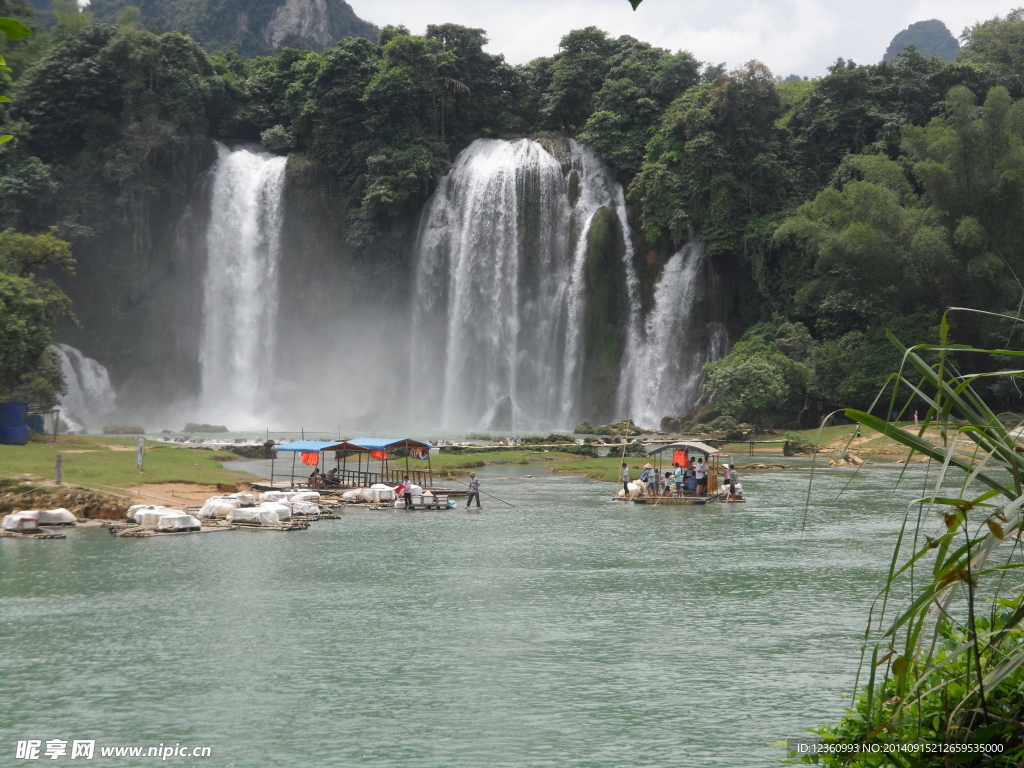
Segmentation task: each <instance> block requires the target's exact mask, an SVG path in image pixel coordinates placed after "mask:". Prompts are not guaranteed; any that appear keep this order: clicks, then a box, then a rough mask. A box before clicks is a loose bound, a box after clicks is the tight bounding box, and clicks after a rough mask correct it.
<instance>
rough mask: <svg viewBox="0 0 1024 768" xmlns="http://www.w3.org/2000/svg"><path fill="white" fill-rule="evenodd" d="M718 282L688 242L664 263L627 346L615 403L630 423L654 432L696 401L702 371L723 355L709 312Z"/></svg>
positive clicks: (724, 341) (718, 328) (718, 326)
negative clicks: (628, 413) (622, 405)
mask: <svg viewBox="0 0 1024 768" xmlns="http://www.w3.org/2000/svg"><path fill="white" fill-rule="evenodd" d="M718 290H719V286H718V281H717V280H716V278H715V276H714V272H713V271H712V270H711V269H710V265H709V264H708V259H707V256H706V254H705V252H704V248H703V247H702V246H701V245H700V243H698V242H695V241H693V240H691V242H689V243H687V244H686V245H684V246H683V248H682V249H681V250H680V251H679V252H678V253H676V254H675V255H674V256H672V258H671V259H669V261H668V263H667V264H666V265H665V269H664V271H663V273H662V276H661V281H660V282H659V283H658V284H657V286H656V287H655V290H654V306H653V308H652V309H651V311H650V314H649V315H648V316H647V319H646V322H645V323H644V325H643V329H642V331H641V332H640V334H639V335H638V337H637V338H636V339H635V341H633V342H632V343H631V344H630V347H629V350H630V351H629V353H628V354H627V358H626V360H625V363H624V365H623V368H622V378H621V384H620V387H619V399H620V401H622V400H626V401H628V402H629V403H630V404H631V407H632V413H633V420H634V421H635V422H636V423H637V424H639V425H641V426H645V427H654V428H657V427H659V426H660V424H661V419H662V418H663V417H664V416H673V417H675V416H679V415H680V414H682V413H685V412H686V411H688V410H689V409H690V408H692V407H693V406H694V405H696V404H697V402H698V400H699V398H700V394H701V392H700V387H701V381H702V377H701V368H703V366H704V363H706V362H708V361H710V360H716V359H718V358H719V357H721V356H722V355H724V354H725V353H726V352H727V351H728V350H727V347H728V336H727V334H726V330H725V326H724V325H723V324H722V323H720V322H714V321H711V322H709V321H708V320H709V319H710V318H711V317H717V316H719V314H720V313H717V312H709V311H708V308H709V306H714V304H715V303H716V302H715V299H716V293H717V291H718Z"/></svg>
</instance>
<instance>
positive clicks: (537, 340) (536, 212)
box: [410, 139, 636, 429]
mask: <svg viewBox="0 0 1024 768" xmlns="http://www.w3.org/2000/svg"><path fill="white" fill-rule="evenodd" d="M566 146H567V151H566V152H564V153H563V154H564V157H562V158H557V157H556V156H555V154H553V152H549V151H548V150H546V149H545V148H544V147H543V146H542V145H541V144H540V143H539V142H536V141H532V140H528V139H520V140H518V141H512V142H509V141H499V140H492V139H479V140H477V141H475V142H473V144H471V145H470V146H469V147H468V148H467V149H466V150H464V151H463V152H462V153H460V154H459V156H458V158H456V161H455V164H454V166H453V167H452V170H451V171H450V172H449V173H448V174H447V175H446V176H445V177H444V178H443V179H442V180H441V183H440V186H439V188H438V190H437V192H436V193H435V194H434V196H433V197H432V198H431V200H430V202H429V203H428V205H427V208H426V210H425V211H424V214H423V217H422V219H421V226H420V233H419V239H418V244H417V261H416V270H417V271H416V283H415V290H414V296H413V301H412V311H413V315H414V318H413V327H412V371H411V377H410V378H411V386H412V398H411V401H412V403H413V409H414V413H413V414H412V415H413V418H414V419H415V418H418V419H419V421H421V422H423V423H426V424H429V425H432V426H435V427H436V426H440V427H441V428H443V429H472V428H478V429H532V428H536V427H550V426H555V427H564V426H568V425H570V424H571V421H572V419H573V418H574V417H575V416H576V408H577V404H578V402H579V391H580V386H581V381H580V378H581V357H582V322H583V314H584V304H585V296H584V289H583V274H584V267H585V263H586V253H587V248H586V242H587V233H588V231H589V228H590V222H591V220H592V219H593V216H594V214H595V213H596V211H597V210H598V209H599V208H601V207H603V206H610V207H613V208H614V209H615V210H616V211H617V213H618V216H619V219H620V222H621V224H622V228H623V231H624V232H626V233H627V234H626V242H627V250H628V254H627V261H629V262H630V263H629V265H628V267H627V270H628V272H627V274H632V246H631V244H630V238H629V235H628V232H629V227H628V223H627V222H626V218H625V201H624V198H623V194H622V188H621V186H620V185H619V184H618V183H617V182H616V181H615V179H614V176H613V175H612V173H611V171H610V170H609V168H608V167H607V165H606V164H605V163H604V162H603V161H601V160H600V158H598V157H597V155H595V154H594V153H593V152H591V151H589V150H587V149H584V148H582V147H580V146H579V145H577V144H576V143H575V142H568V143H567V145H566ZM633 282H634V283H635V278H634V281H633ZM629 290H630V292H631V296H633V295H634V294H635V292H636V291H635V285H631V286H630V288H629Z"/></svg>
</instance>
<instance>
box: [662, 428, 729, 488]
mask: <svg viewBox="0 0 1024 768" xmlns="http://www.w3.org/2000/svg"><path fill="white" fill-rule="evenodd" d="M666 451H667V452H668V456H667V458H666V455H665V454H666ZM676 451H683V452H685V453H686V454H687V456H689V457H690V460H691V461H692V459H693V457H695V456H698V455H699V456H702V457H703V458H704V462H705V463H706V464H707V467H708V492H707V495H708V496H709V497H710V496H715V495H717V494H718V474H719V466H718V459H719V456H721V453H720V452H719V450H718V449H717V448H715V447H713V446H710V445H708V444H707V443H699V442H697V441H695V440H679V441H677V442H674V443H669V444H668V445H659V446H658V447H656V448H652V449H651V450H649V451H648V452H647V456H648V458H652V459H655V460H656V463H657V472H658V477H659V478H661V477H662V476H663V473H662V466H663V465H665V466H669V467H671V466H673V464H674V463H675V462H674V461H673V460H672V457H673V456H675V453H676ZM666 461H667V464H666Z"/></svg>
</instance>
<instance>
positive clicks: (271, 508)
mask: <svg viewBox="0 0 1024 768" xmlns="http://www.w3.org/2000/svg"><path fill="white" fill-rule="evenodd" d="M256 509H258V510H259V511H260V514H261V515H264V514H267V513H271V514H273V515H275V516H276V518H277V519H276V520H274V521H273V522H275V523H279V522H281V521H282V520H290V519H291V516H292V509H291V507H290V506H289V505H288V504H285V503H284V502H274V501H264V502H263V503H262V504H260V505H259V506H258V507H257V508H256ZM260 522H261V523H262V522H266V521H264V519H263V517H260Z"/></svg>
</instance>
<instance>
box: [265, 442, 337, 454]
mask: <svg viewBox="0 0 1024 768" xmlns="http://www.w3.org/2000/svg"><path fill="white" fill-rule="evenodd" d="M341 445H343V443H339V442H338V441H337V440H331V441H330V442H329V443H325V442H323V441H321V440H296V441H295V442H293V443H281V445H275V446H274V450H275V451H301V452H302V453H319V452H320V451H328V450H330V449H331V448H334V447H335V446H341Z"/></svg>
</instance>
